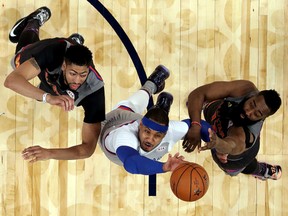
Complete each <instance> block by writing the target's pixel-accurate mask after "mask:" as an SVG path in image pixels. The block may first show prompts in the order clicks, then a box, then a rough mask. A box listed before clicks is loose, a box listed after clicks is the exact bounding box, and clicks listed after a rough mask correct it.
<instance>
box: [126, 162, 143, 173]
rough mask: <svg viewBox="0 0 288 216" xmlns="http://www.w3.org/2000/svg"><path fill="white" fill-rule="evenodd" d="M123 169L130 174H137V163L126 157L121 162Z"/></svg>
mask: <svg viewBox="0 0 288 216" xmlns="http://www.w3.org/2000/svg"><path fill="white" fill-rule="evenodd" d="M123 167H124V169H125V170H126V171H127V172H129V173H131V174H139V171H138V167H137V165H136V164H135V163H134V162H133V161H131V159H126V160H125V161H124V163H123Z"/></svg>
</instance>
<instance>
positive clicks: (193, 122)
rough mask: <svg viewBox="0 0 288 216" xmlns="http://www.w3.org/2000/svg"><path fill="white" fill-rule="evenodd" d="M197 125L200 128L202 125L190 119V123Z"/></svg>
mask: <svg viewBox="0 0 288 216" xmlns="http://www.w3.org/2000/svg"><path fill="white" fill-rule="evenodd" d="M193 124H194V125H198V126H199V127H200V128H201V127H202V125H201V124H200V123H199V122H198V121H192V122H191V125H193Z"/></svg>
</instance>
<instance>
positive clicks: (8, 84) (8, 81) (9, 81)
mask: <svg viewBox="0 0 288 216" xmlns="http://www.w3.org/2000/svg"><path fill="white" fill-rule="evenodd" d="M4 86H5V87H6V88H9V89H12V86H13V81H12V79H11V77H10V76H8V77H7V78H6V79H5V81H4Z"/></svg>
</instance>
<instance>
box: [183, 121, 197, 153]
mask: <svg viewBox="0 0 288 216" xmlns="http://www.w3.org/2000/svg"><path fill="white" fill-rule="evenodd" d="M200 130H201V127H199V126H198V125H191V127H190V128H189V130H188V132H187V134H186V136H185V137H184V140H183V142H182V147H183V149H184V150H185V151H186V152H193V151H194V150H195V148H196V147H197V148H198V149H199V148H200V147H201V135H200Z"/></svg>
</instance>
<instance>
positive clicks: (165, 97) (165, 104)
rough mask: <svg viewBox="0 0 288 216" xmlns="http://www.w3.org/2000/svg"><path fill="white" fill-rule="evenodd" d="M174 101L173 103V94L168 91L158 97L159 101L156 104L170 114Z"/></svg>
mask: <svg viewBox="0 0 288 216" xmlns="http://www.w3.org/2000/svg"><path fill="white" fill-rule="evenodd" d="M172 103H173V95H172V94H170V93H168V92H161V93H160V94H159V95H158V97H157V102H156V104H155V106H157V107H160V108H161V109H163V110H165V111H166V112H167V114H168V113H169V111H170V107H171V105H172Z"/></svg>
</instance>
